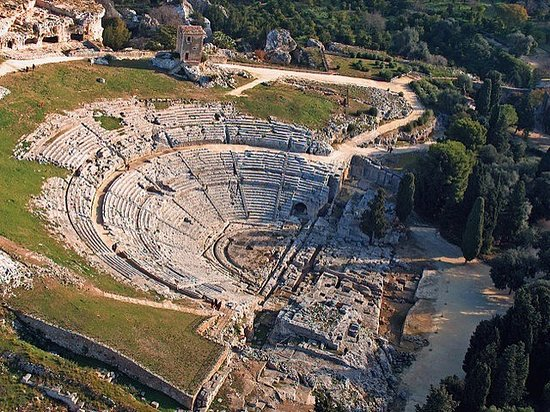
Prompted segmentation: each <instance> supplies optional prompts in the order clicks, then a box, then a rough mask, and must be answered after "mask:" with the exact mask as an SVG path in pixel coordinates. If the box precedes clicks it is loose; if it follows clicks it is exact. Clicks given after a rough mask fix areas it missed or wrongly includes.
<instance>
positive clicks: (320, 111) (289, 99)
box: [236, 83, 338, 129]
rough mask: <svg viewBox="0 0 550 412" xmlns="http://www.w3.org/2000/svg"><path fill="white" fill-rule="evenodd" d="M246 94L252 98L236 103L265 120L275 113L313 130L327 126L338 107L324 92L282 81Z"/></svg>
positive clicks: (238, 106) (283, 118)
mask: <svg viewBox="0 0 550 412" xmlns="http://www.w3.org/2000/svg"><path fill="white" fill-rule="evenodd" d="M246 95H247V96H248V97H239V98H238V99H237V100H236V106H237V108H238V109H240V110H241V111H244V112H246V113H249V114H250V115H252V116H255V117H259V118H262V119H267V118H268V117H270V116H274V117H276V118H278V119H279V120H282V121H288V122H291V123H297V124H301V125H303V126H306V127H309V128H312V129H320V128H322V127H323V126H325V125H326V124H327V122H328V121H329V120H330V118H331V116H332V114H333V113H334V112H335V111H336V110H337V109H338V107H337V104H336V103H335V102H334V101H333V100H331V99H329V98H327V97H324V96H322V95H321V94H318V93H315V92H310V91H301V90H299V89H297V88H295V87H293V86H289V85H285V84H281V83H276V84H274V85H265V84H260V85H258V86H256V87H255V88H253V89H250V90H247V91H246Z"/></svg>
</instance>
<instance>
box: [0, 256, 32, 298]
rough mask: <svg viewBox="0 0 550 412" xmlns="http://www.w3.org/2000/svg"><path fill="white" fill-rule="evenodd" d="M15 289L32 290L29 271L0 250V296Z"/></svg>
mask: <svg viewBox="0 0 550 412" xmlns="http://www.w3.org/2000/svg"><path fill="white" fill-rule="evenodd" d="M17 288H24V289H31V288H32V274H31V271H30V270H29V269H28V268H27V267H26V266H24V265H23V264H22V263H19V262H17V261H15V260H13V259H12V258H11V257H10V256H9V255H8V254H7V253H4V252H3V251H1V250H0V295H2V296H3V297H5V296H7V295H9V294H10V293H11V292H12V290H13V289H17Z"/></svg>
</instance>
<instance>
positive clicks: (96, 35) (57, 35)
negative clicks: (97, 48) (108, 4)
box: [0, 0, 105, 50]
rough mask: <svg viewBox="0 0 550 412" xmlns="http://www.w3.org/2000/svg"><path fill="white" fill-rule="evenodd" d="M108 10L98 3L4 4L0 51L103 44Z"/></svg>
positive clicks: (16, 0)
mask: <svg viewBox="0 0 550 412" xmlns="http://www.w3.org/2000/svg"><path fill="white" fill-rule="evenodd" d="M104 15H105V9H104V8H103V6H102V5H100V4H99V3H97V2H96V1H95V0H78V1H77V0H56V1H54V0H36V1H29V0H2V1H1V2H0V49H13V50H17V49H21V48H24V47H27V46H34V47H40V46H41V45H42V44H43V43H66V42H68V41H70V40H77V41H84V40H89V41H101V40H102V35H103V28H102V26H101V19H102V17H103V16H104Z"/></svg>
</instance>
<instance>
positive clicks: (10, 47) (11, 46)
mask: <svg viewBox="0 0 550 412" xmlns="http://www.w3.org/2000/svg"><path fill="white" fill-rule="evenodd" d="M8 49H13V40H10V41H8Z"/></svg>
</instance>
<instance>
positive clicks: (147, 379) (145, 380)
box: [14, 311, 196, 409]
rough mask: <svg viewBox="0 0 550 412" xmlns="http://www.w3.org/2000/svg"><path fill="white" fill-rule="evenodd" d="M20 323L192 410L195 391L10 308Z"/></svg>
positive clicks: (64, 330)
mask: <svg viewBox="0 0 550 412" xmlns="http://www.w3.org/2000/svg"><path fill="white" fill-rule="evenodd" d="M14 313H15V315H16V316H17V318H18V319H19V321H21V322H22V323H23V324H24V325H26V326H27V327H28V328H30V329H32V330H33V331H35V332H38V333H39V334H41V335H42V336H43V337H44V338H45V339H47V340H49V341H51V342H54V343H55V344H57V345H59V346H61V347H63V348H65V349H68V350H69V351H71V352H73V353H76V354H79V355H83V356H87V357H90V358H93V359H96V360H99V361H101V362H104V363H106V364H108V365H110V366H112V367H114V368H116V369H117V370H119V371H120V372H122V373H124V374H125V375H127V376H129V377H130V378H132V379H135V380H137V381H138V382H140V383H142V384H143V385H146V386H148V387H149V388H152V389H155V390H157V391H159V392H162V393H164V394H165V395H167V396H169V397H170V398H172V399H174V400H176V401H177V402H179V403H180V404H181V405H182V406H184V407H185V408H187V409H192V408H193V404H194V401H195V396H196V394H193V395H190V394H188V393H186V392H185V391H183V390H182V389H179V388H177V387H176V386H175V385H174V384H172V383H170V382H168V381H167V380H165V379H163V378H161V377H160V376H158V375H156V374H155V373H153V372H151V371H149V370H148V369H146V368H145V367H144V366H141V365H140V364H139V363H137V362H136V361H134V360H132V359H130V358H129V357H127V356H125V355H123V354H122V353H120V352H118V351H117V350H116V349H113V348H111V347H109V346H107V345H104V344H101V343H99V342H96V341H95V340H93V339H92V338H88V337H86V336H84V335H81V334H79V333H76V332H73V331H70V330H67V329H64V328H61V327H58V326H54V325H52V324H50V323H48V322H46V321H43V320H41V319H38V318H36V317H33V316H30V315H26V314H23V313H21V312H19V311H14Z"/></svg>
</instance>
